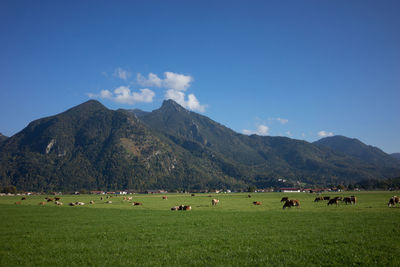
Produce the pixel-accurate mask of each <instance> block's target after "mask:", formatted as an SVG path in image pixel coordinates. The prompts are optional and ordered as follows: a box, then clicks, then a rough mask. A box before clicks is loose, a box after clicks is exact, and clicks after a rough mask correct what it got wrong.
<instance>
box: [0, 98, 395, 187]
mask: <svg viewBox="0 0 400 267" xmlns="http://www.w3.org/2000/svg"><path fill="white" fill-rule="evenodd" d="M398 176H400V160H398V159H395V158H393V157H391V156H390V155H388V154H386V153H384V152H383V151H381V150H379V149H377V148H374V147H370V146H367V145H365V144H363V143H361V142H360V141H358V140H357V139H350V138H347V137H340V136H339V137H337V136H335V137H331V138H324V139H322V140H319V141H317V142H315V143H309V142H306V141H301V140H295V139H290V138H287V137H271V136H258V135H250V136H247V135H243V134H239V133H236V132H234V131H233V130H231V129H229V128H227V127H225V126H223V125H221V124H219V123H217V122H215V121H213V120H211V119H210V118H208V117H205V116H203V115H200V114H198V113H194V112H191V111H188V110H186V109H185V108H183V107H182V106H180V105H179V104H177V103H176V102H174V101H173V100H166V101H164V102H163V104H162V106H161V107H160V108H159V109H156V110H154V111H152V112H145V111H141V110H138V109H134V110H123V109H119V110H109V109H107V108H106V107H105V106H103V105H102V104H101V103H100V102H98V101H95V100H90V101H88V102H85V103H83V104H80V105H78V106H76V107H73V108H71V109H69V110H67V111H65V112H63V113H61V114H58V115H55V116H51V117H47V118H42V119H39V120H36V121H33V122H31V123H30V124H29V125H28V126H27V127H26V128H25V129H23V130H22V131H21V132H19V133H17V134H15V135H14V136H12V137H9V138H6V139H4V140H3V141H2V142H0V186H2V187H7V186H11V185H12V186H16V187H17V189H19V190H32V191H53V190H61V191H67V190H81V189H86V190H89V189H98V190H118V189H129V190H137V191H144V190H146V189H156V188H157V189H178V190H201V189H212V188H230V189H244V188H247V187H259V188H263V187H280V186H293V185H296V186H297V185H303V186H326V185H334V184H339V183H342V184H349V183H354V182H357V181H361V180H364V179H385V178H393V177H398Z"/></svg>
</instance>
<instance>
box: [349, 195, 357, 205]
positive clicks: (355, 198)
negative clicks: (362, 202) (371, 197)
mask: <svg viewBox="0 0 400 267" xmlns="http://www.w3.org/2000/svg"><path fill="white" fill-rule="evenodd" d="M350 200H351V202H352V204H354V205H355V204H356V203H357V197H355V196H351V197H350Z"/></svg>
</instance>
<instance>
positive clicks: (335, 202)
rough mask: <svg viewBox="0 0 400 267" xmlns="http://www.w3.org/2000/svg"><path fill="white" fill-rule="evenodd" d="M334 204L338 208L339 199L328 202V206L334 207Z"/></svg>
mask: <svg viewBox="0 0 400 267" xmlns="http://www.w3.org/2000/svg"><path fill="white" fill-rule="evenodd" d="M333 204H336V206H337V205H338V204H339V199H338V198H332V199H330V200H329V202H328V206H329V205H333Z"/></svg>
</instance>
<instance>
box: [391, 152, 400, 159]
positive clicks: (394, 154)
mask: <svg viewBox="0 0 400 267" xmlns="http://www.w3.org/2000/svg"><path fill="white" fill-rule="evenodd" d="M390 156H392V157H393V158H395V159H398V160H400V153H392V154H390Z"/></svg>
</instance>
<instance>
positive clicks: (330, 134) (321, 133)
mask: <svg viewBox="0 0 400 267" xmlns="http://www.w3.org/2000/svg"><path fill="white" fill-rule="evenodd" d="M318 136H320V137H328V136H333V133H332V132H326V131H320V132H318Z"/></svg>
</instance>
